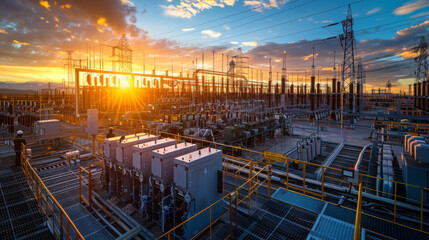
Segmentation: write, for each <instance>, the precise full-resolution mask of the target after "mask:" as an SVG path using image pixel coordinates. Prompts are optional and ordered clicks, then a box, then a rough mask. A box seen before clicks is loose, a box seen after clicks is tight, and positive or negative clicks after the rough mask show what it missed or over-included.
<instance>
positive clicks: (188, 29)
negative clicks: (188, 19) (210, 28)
mask: <svg viewBox="0 0 429 240" xmlns="http://www.w3.org/2000/svg"><path fill="white" fill-rule="evenodd" d="M194 30H195V28H184V29H182V32H191V31H194Z"/></svg>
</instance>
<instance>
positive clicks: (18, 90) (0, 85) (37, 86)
mask: <svg viewBox="0 0 429 240" xmlns="http://www.w3.org/2000/svg"><path fill="white" fill-rule="evenodd" d="M48 85H49V83H48V82H36V81H31V82H1V81H0V94H20V95H21V94H34V93H35V92H36V91H41V90H42V89H46V88H48ZM57 87H61V83H58V82H52V83H51V88H57Z"/></svg>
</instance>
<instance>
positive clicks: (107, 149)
mask: <svg viewBox="0 0 429 240" xmlns="http://www.w3.org/2000/svg"><path fill="white" fill-rule="evenodd" d="M144 135H147V134H146V133H136V134H131V135H126V136H117V137H112V138H105V139H104V142H103V145H104V156H103V159H104V179H103V180H104V188H105V189H106V190H108V191H110V190H113V188H114V186H116V168H117V166H116V148H117V146H118V144H119V141H120V139H121V138H123V139H129V138H134V137H138V136H144Z"/></svg>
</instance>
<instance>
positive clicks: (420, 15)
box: [411, 11, 429, 18]
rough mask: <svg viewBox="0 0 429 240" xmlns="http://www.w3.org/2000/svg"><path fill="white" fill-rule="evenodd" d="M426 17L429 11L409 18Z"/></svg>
mask: <svg viewBox="0 0 429 240" xmlns="http://www.w3.org/2000/svg"><path fill="white" fill-rule="evenodd" d="M427 15H429V11H428V12H422V13H418V14H415V15H413V16H411V18H419V17H423V16H427Z"/></svg>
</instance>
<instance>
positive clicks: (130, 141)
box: [116, 135, 158, 169]
mask: <svg viewBox="0 0 429 240" xmlns="http://www.w3.org/2000/svg"><path fill="white" fill-rule="evenodd" d="M157 139H158V136H156V135H143V136H138V137H134V138H127V139H124V140H122V142H119V143H118V146H117V147H116V161H117V162H119V163H122V164H124V165H125V166H126V167H127V168H129V169H132V167H133V146H134V145H138V144H142V143H146V142H151V141H154V140H157Z"/></svg>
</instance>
